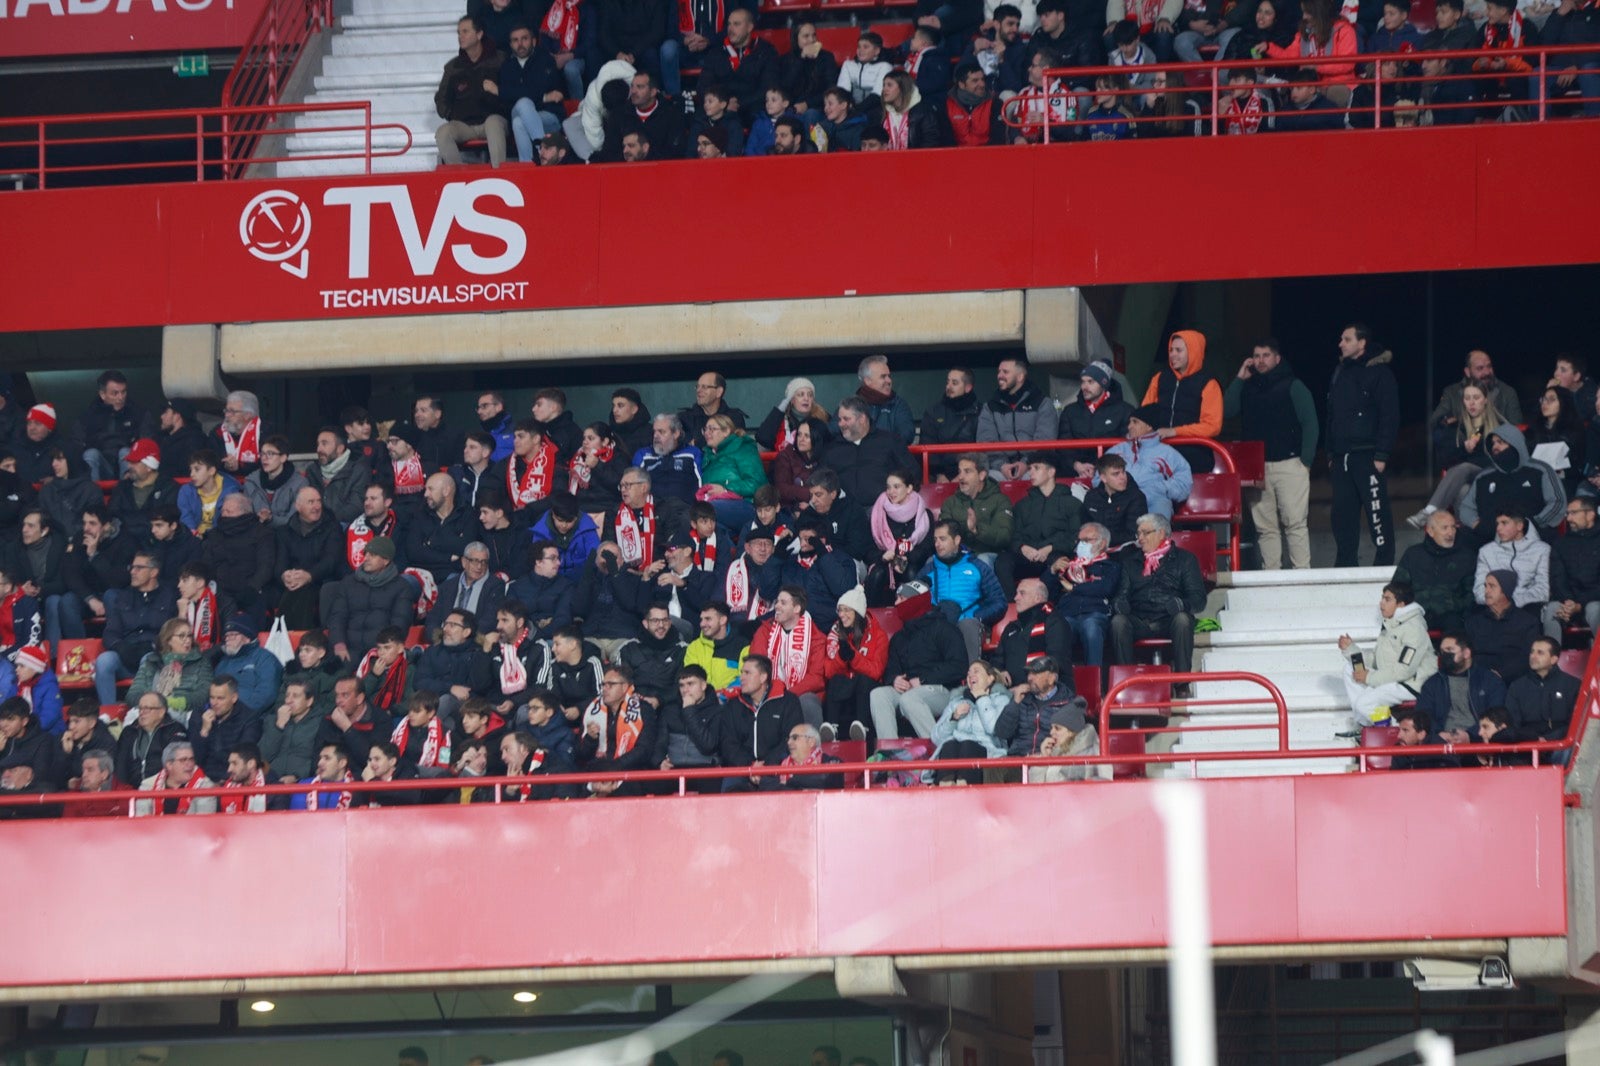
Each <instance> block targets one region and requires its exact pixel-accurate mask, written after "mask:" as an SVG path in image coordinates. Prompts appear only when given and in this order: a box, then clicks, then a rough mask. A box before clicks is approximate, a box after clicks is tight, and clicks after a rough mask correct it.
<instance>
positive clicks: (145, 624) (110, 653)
mask: <svg viewBox="0 0 1600 1066" xmlns="http://www.w3.org/2000/svg"><path fill="white" fill-rule="evenodd" d="M177 604H178V599H177V591H176V590H175V589H173V588H172V587H170V586H164V585H162V583H161V567H160V565H159V564H158V563H157V561H156V557H155V556H154V555H151V554H150V553H149V552H140V553H138V554H137V555H135V556H134V557H133V562H131V563H129V564H128V587H127V588H125V589H119V590H117V593H116V595H115V596H107V597H106V628H105V633H104V635H103V637H102V639H103V641H104V644H105V648H106V650H105V651H103V652H101V653H100V655H99V657H98V658H96V659H95V661H94V687H95V694H96V695H97V696H98V697H99V699H100V702H101V703H102V704H106V703H116V702H117V682H118V681H122V680H125V679H131V678H132V677H133V674H134V671H135V670H137V669H138V667H139V660H140V659H143V658H144V657H145V656H146V655H148V654H150V652H151V651H153V650H155V646H156V634H157V633H159V632H161V627H162V626H163V625H165V624H166V621H167V619H169V618H171V617H172V616H173V615H175V614H176V613H177V611H178V606H177Z"/></svg>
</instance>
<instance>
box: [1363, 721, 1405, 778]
mask: <svg viewBox="0 0 1600 1066" xmlns="http://www.w3.org/2000/svg"><path fill="white" fill-rule="evenodd" d="M1399 742H1400V727H1399V726H1397V725H1369V726H1367V727H1366V728H1365V729H1363V730H1362V731H1361V746H1362V747H1363V748H1392V747H1394V746H1395V745H1396V744H1398V743H1399ZM1391 762H1393V757H1392V756H1389V755H1369V756H1368V757H1367V769H1369V770H1387V769H1389V766H1390V763H1391Z"/></svg>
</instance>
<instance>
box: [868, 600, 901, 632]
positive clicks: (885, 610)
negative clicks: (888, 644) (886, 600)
mask: <svg viewBox="0 0 1600 1066" xmlns="http://www.w3.org/2000/svg"><path fill="white" fill-rule="evenodd" d="M867 613H868V614H870V615H871V616H872V618H873V620H874V621H876V622H877V623H878V625H880V626H882V627H883V633H884V636H888V637H892V636H894V635H895V634H896V633H898V632H900V627H901V626H902V625H904V624H905V622H904V620H903V619H902V618H901V617H900V612H899V611H897V610H895V609H894V608H893V607H872V608H869V609H868V610H867Z"/></svg>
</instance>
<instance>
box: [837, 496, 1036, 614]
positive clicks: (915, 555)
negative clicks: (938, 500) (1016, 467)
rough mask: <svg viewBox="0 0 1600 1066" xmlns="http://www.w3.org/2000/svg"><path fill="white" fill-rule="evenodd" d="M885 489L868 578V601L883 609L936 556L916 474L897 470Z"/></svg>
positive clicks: (877, 506) (877, 509)
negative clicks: (931, 556) (896, 590)
mask: <svg viewBox="0 0 1600 1066" xmlns="http://www.w3.org/2000/svg"><path fill="white" fill-rule="evenodd" d="M884 486H885V487H884V490H883V492H881V493H879V494H878V498H877V499H876V500H875V501H874V502H873V504H872V515H871V527H872V542H873V547H874V548H875V549H876V550H875V551H874V552H873V554H872V555H871V556H869V558H871V559H872V563H871V565H869V566H868V567H867V579H866V594H867V598H868V602H869V603H872V604H874V605H875V606H879V607H883V606H888V605H889V604H891V603H893V602H894V590H895V589H898V588H899V587H900V586H901V585H902V584H904V583H905V582H907V581H909V580H911V578H912V577H913V576H914V575H915V574H916V573H917V572H918V571H919V570H921V569H922V566H923V564H924V563H925V562H927V560H928V556H929V555H931V554H932V553H933V537H932V536H931V533H932V531H933V523H932V521H931V519H930V515H929V513H928V508H927V505H926V504H924V503H923V501H922V497H921V496H920V495H919V494H918V493H917V475H916V473H915V471H913V470H911V469H909V468H908V469H905V470H896V471H894V472H893V473H891V474H890V475H889V476H888V477H887V478H886V479H885V480H884ZM1008 503H1009V501H1008Z"/></svg>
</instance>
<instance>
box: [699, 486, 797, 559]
mask: <svg viewBox="0 0 1600 1066" xmlns="http://www.w3.org/2000/svg"><path fill="white" fill-rule="evenodd" d="M761 488H762V489H766V490H767V493H768V494H769V495H772V496H776V493H773V491H772V486H770V485H763V486H761ZM756 492H757V493H760V492H761V489H757V490H756ZM754 504H755V499H754V497H752V498H751V505H752V511H754ZM751 520H752V521H759V519H757V518H755V517H754V515H753V514H752V518H751ZM687 536H688V538H689V543H690V545H691V549H692V551H693V552H694V557H693V562H694V568H695V569H696V570H699V571H702V572H703V573H707V574H721V573H722V571H724V570H726V569H727V567H728V561H729V557H730V553H731V552H733V551H734V550H735V549H737V547H738V542H737V541H736V540H735V539H734V536H733V533H732V531H731V530H729V529H728V527H726V526H724V525H723V524H722V523H721V522H719V521H717V510H716V508H715V507H712V506H711V505H710V504H707V503H696V504H695V505H694V506H692V507H690V508H689V530H688V533H687Z"/></svg>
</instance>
